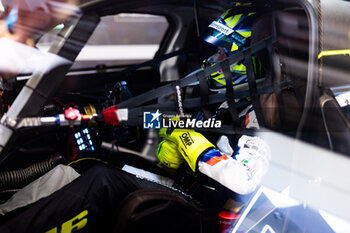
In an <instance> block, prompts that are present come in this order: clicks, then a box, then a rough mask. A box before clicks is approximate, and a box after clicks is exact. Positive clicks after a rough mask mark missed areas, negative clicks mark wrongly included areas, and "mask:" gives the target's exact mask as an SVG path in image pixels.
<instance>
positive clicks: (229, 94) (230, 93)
mask: <svg viewBox="0 0 350 233" xmlns="http://www.w3.org/2000/svg"><path fill="white" fill-rule="evenodd" d="M221 67H222V71H223V73H224V77H225V81H226V99H227V104H228V110H229V112H230V116H231V119H232V122H233V125H234V126H235V127H239V125H240V123H239V118H238V113H237V107H236V104H235V95H234V90H233V85H232V74H231V68H230V64H229V62H228V61H227V60H226V61H223V62H222V63H221Z"/></svg>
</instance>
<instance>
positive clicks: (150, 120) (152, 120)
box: [143, 109, 162, 129]
mask: <svg viewBox="0 0 350 233" xmlns="http://www.w3.org/2000/svg"><path fill="white" fill-rule="evenodd" d="M161 116H162V113H160V112H159V109H157V111H156V112H144V113H143V128H144V129H160V128H161V124H160V122H161Z"/></svg>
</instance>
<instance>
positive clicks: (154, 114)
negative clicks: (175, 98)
mask: <svg viewBox="0 0 350 233" xmlns="http://www.w3.org/2000/svg"><path fill="white" fill-rule="evenodd" d="M151 115H152V116H153V118H152V120H151V122H153V121H154V120H155V119H157V120H159V117H160V116H161V115H162V114H161V113H159V109H157V111H156V112H155V113H151Z"/></svg>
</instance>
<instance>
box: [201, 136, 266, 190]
mask: <svg viewBox="0 0 350 233" xmlns="http://www.w3.org/2000/svg"><path fill="white" fill-rule="evenodd" d="M237 149H238V150H237V153H236V155H234V156H233V157H230V156H227V155H226V154H224V153H222V152H220V151H219V150H216V149H211V150H209V151H208V152H206V153H205V154H204V155H203V156H202V157H200V159H199V161H198V170H199V171H200V172H201V173H202V174H205V175H207V176H209V177H211V178H212V179H214V180H216V181H217V182H219V183H220V184H222V185H224V186H225V187H227V188H229V189H231V190H232V191H234V192H236V193H238V194H242V195H243V194H248V193H251V192H253V191H254V190H255V189H256V187H257V185H258V184H259V183H260V181H261V178H262V177H263V175H264V174H265V173H266V171H267V169H268V165H269V160H270V150H269V147H268V146H267V145H266V143H265V142H264V141H263V140H262V139H260V138H258V137H250V136H246V135H243V136H242V137H241V138H240V139H239V141H238V145H237Z"/></svg>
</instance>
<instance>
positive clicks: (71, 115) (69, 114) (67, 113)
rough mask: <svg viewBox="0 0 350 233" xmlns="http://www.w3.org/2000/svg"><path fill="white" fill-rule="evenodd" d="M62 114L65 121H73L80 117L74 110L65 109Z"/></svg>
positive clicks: (76, 110)
mask: <svg viewBox="0 0 350 233" xmlns="http://www.w3.org/2000/svg"><path fill="white" fill-rule="evenodd" d="M63 114H64V117H65V118H66V119H67V120H75V119H77V118H78V117H79V116H80V112H79V110H78V109H76V108H67V109H65V110H64V113H63Z"/></svg>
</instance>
